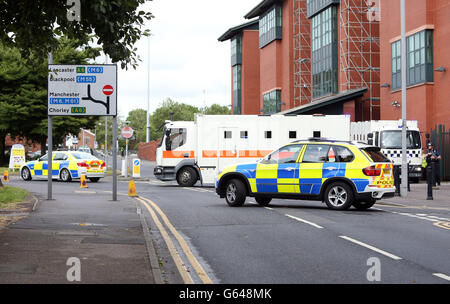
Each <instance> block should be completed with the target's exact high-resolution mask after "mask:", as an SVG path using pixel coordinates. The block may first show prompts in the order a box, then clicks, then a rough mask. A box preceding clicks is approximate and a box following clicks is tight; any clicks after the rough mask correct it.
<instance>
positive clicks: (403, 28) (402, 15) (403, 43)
mask: <svg viewBox="0 0 450 304" xmlns="http://www.w3.org/2000/svg"><path fill="white" fill-rule="evenodd" d="M405 20H406V13H405V0H400V23H401V61H402V64H401V65H402V69H401V74H402V175H401V179H402V183H401V185H400V195H401V196H402V197H407V196H408V164H407V161H408V159H407V154H406V153H407V151H406V132H407V129H406V21H405Z"/></svg>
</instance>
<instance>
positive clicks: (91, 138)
mask: <svg viewBox="0 0 450 304" xmlns="http://www.w3.org/2000/svg"><path fill="white" fill-rule="evenodd" d="M83 133H84V142H83ZM94 142H95V135H94V134H92V133H90V132H88V131H87V130H86V131H85V132H83V131H80V133H79V134H78V146H79V147H80V146H88V147H89V148H91V149H94Z"/></svg>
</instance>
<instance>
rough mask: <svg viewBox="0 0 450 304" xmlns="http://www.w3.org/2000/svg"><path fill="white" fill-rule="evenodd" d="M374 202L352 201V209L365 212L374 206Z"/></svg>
mask: <svg viewBox="0 0 450 304" xmlns="http://www.w3.org/2000/svg"><path fill="white" fill-rule="evenodd" d="M375 202H376V200H367V201H354V202H353V207H355V208H356V209H358V210H367V209H369V208H370V207H372V206H373V205H375Z"/></svg>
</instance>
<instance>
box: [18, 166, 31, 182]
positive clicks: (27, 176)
mask: <svg viewBox="0 0 450 304" xmlns="http://www.w3.org/2000/svg"><path fill="white" fill-rule="evenodd" d="M20 176H22V179H23V180H26V181H29V180H31V172H30V169H28V167H24V168H23V169H22V172H20Z"/></svg>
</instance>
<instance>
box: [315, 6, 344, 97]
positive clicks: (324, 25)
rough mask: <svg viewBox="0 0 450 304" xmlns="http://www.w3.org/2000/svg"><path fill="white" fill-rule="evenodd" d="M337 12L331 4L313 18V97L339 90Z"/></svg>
mask: <svg viewBox="0 0 450 304" xmlns="http://www.w3.org/2000/svg"><path fill="white" fill-rule="evenodd" d="M337 49H338V47H337V13H336V6H331V7H329V8H327V9H326V10H324V11H322V12H321V13H319V14H317V15H315V16H314V17H313V18H312V74H313V76H312V77H313V97H314V98H317V97H320V96H324V95H329V94H332V93H337V91H338V55H337Z"/></svg>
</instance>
